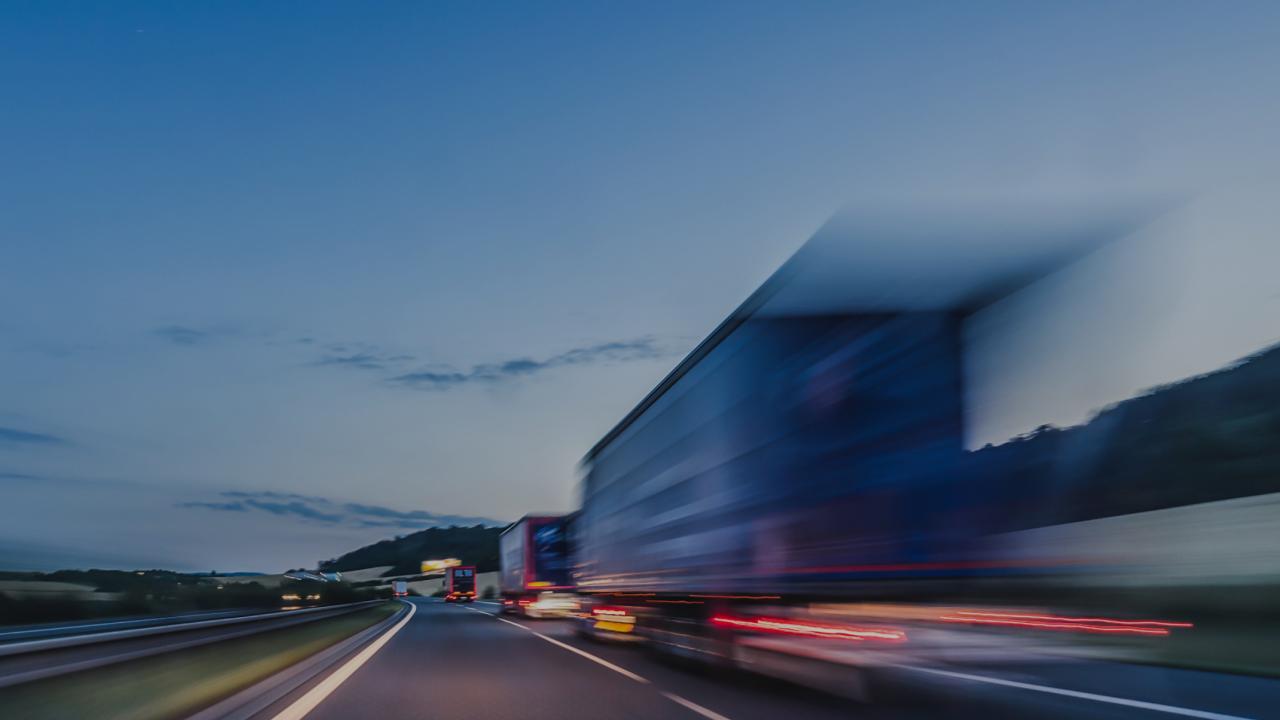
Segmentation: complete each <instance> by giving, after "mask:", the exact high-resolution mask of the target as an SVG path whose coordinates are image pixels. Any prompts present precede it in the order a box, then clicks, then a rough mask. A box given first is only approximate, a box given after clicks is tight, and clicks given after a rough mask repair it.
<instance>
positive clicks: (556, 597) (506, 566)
mask: <svg viewBox="0 0 1280 720" xmlns="http://www.w3.org/2000/svg"><path fill="white" fill-rule="evenodd" d="M574 517H575V516H574V515H526V516H525V517H523V518H521V519H520V520H518V521H516V522H515V524H513V525H511V526H510V527H508V528H507V529H506V530H504V531H502V535H501V536H500V537H499V538H498V556H499V562H500V564H501V572H500V573H499V575H498V577H499V582H498V584H499V588H500V590H501V592H502V611H503V612H512V613H520V614H522V615H527V616H529V617H553V616H566V615H569V614H572V613H573V612H574V611H576V610H577V607H578V602H577V598H576V596H575V595H574V585H573V580H572V577H571V567H570V556H571V552H570V550H571V542H570V538H571V535H572V524H573V519H574Z"/></svg>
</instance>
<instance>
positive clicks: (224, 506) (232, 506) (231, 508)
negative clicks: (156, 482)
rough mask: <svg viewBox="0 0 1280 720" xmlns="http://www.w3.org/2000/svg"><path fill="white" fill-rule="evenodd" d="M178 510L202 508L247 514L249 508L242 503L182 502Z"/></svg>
mask: <svg viewBox="0 0 1280 720" xmlns="http://www.w3.org/2000/svg"><path fill="white" fill-rule="evenodd" d="M178 507H180V508H204V509H206V510H224V511H226V512H248V511H249V508H248V507H247V506H246V505H245V504H244V503H242V502H199V501H193V502H183V503H178Z"/></svg>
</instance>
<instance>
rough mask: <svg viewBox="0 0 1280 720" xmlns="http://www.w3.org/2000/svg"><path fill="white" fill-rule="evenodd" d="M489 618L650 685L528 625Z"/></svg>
mask: <svg viewBox="0 0 1280 720" xmlns="http://www.w3.org/2000/svg"><path fill="white" fill-rule="evenodd" d="M467 609H468V610H470V609H471V608H467ZM475 612H478V613H480V614H481V615H489V613H487V612H484V611H482V610H475ZM489 617H491V618H493V619H494V620H497V621H498V622H504V623H506V624H508V625H515V626H516V627H518V628H520V629H521V630H524V631H526V632H529V633H531V634H532V635H533V636H534V637H537V638H541V639H543V640H546V641H547V642H549V643H551V644H552V645H555V646H556V647H558V648H564V649H565V650H568V651H569V652H571V653H576V654H578V655H581V656H582V657H584V658H586V659H588V660H590V661H591V662H593V663H595V664H597V665H602V666H604V667H607V668H609V669H610V670H612V671H614V672H616V673H618V674H619V675H621V676H623V677H625V678H630V679H632V680H635V681H636V682H638V683H643V684H645V685H648V684H649V681H648V680H647V679H645V678H642V677H640V676H639V675H637V674H635V673H633V672H631V671H630V670H628V669H626V668H624V667H619V666H617V665H614V664H613V663H611V662H609V661H608V660H605V659H604V658H602V657H596V656H595V655H592V654H591V653H589V652H587V651H586V650H579V649H578V648H576V647H574V646H572V645H570V644H568V643H562V642H560V641H559V640H557V639H555V638H553V637H548V636H546V635H543V634H542V633H540V632H538V631H536V630H534V629H533V628H531V627H529V626H528V625H521V624H520V623H518V622H512V621H510V620H508V619H506V618H500V617H498V616H496V615H489Z"/></svg>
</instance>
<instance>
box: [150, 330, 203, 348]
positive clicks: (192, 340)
mask: <svg viewBox="0 0 1280 720" xmlns="http://www.w3.org/2000/svg"><path fill="white" fill-rule="evenodd" d="M152 333H153V334H154V335H155V336H156V337H158V338H160V339H162V340H167V341H168V342H170V343H173V344H174V345H184V346H187V347H191V346H194V345H202V344H204V343H205V342H207V341H208V340H209V339H210V338H211V337H213V333H210V332H208V331H207V330H199V329H196V328H193V327H188V326H186V325H165V326H163V327H158V328H156V329H155V330H153V331H152Z"/></svg>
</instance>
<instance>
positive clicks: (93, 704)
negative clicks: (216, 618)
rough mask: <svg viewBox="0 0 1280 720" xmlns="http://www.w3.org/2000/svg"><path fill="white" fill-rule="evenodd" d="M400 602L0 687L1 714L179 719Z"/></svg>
mask: <svg viewBox="0 0 1280 720" xmlns="http://www.w3.org/2000/svg"><path fill="white" fill-rule="evenodd" d="M399 607H400V605H399V604H398V603H392V602H388V603H385V604H383V605H379V606H376V607H373V608H370V609H368V610H361V611H359V612H355V613H351V614H349V615H342V616H339V617H336V618H332V619H329V620H317V621H315V622H310V623H304V624H302V625H297V626H294V627H288V628H283V629H280V630H272V631H268V632H264V633H262V634H259V635H250V636H248V637H243V638H238V639H235V640H228V641H225V642H220V643H214V644H212V645H206V646H204V647H198V648H193V649H191V650H183V651H178V652H175V653H169V654H165V655H158V656H155V657H149V658H143V659H141V660H135V661H132V662H126V663H120V664H118V665H110V666H107V667H104V668H100V669H97V670H88V671H85V672H80V673H73V674H71V675H64V676H61V677H56V678H50V679H48V680H40V681H37V682H33V683H27V684H24V685H19V686H16V687H11V688H4V689H0V717H6V718H24V719H26V720H41V719H43V718H48V719H49V720H55V719H56V720H65V719H66V718H89V717H92V718H95V719H96V720H112V719H118V720H169V719H171V718H181V717H186V716H187V715H189V714H191V713H192V712H195V711H197V710H199V709H200V708H202V707H206V706H208V705H210V704H212V703H214V702H217V701H218V700H220V699H222V698H225V697H228V696H230V695H232V694H234V693H236V692H239V691H240V690H243V689H244V688H247V687H249V686H251V685H253V684H254V683H257V682H259V681H261V680H263V679H265V678H267V677H270V676H271V675H272V674H274V673H277V672H279V671H281V670H283V669H285V668H287V667H289V666H290V665H293V664H294V663H297V662H299V661H301V660H304V659H305V658H307V657H309V656H311V655H313V654H315V653H317V652H320V651H321V650H324V649H325V648H327V647H329V646H331V645H334V644H335V643H338V642H340V641H341V640H344V639H345V638H348V637H350V636H352V635H354V634H355V633H357V632H359V631H361V630H363V629H365V628H367V627H369V626H371V625H373V624H374V623H377V622H380V621H382V620H384V619H386V618H387V617H389V616H390V615H391V614H392V613H394V612H395V611H396V610H397V609H398V608H399Z"/></svg>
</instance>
